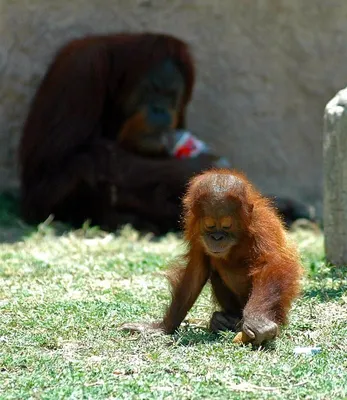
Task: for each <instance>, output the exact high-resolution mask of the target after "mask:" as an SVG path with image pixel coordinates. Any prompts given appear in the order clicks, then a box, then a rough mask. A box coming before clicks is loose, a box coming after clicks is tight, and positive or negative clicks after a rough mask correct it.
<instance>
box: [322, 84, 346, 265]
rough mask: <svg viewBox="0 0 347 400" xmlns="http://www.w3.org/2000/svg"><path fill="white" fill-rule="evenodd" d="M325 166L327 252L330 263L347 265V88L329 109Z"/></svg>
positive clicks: (326, 110) (325, 126) (326, 116)
mask: <svg viewBox="0 0 347 400" xmlns="http://www.w3.org/2000/svg"><path fill="white" fill-rule="evenodd" d="M323 167H324V185H323V188H324V193H323V200H324V206H323V210H324V211H323V212H324V237H325V253H326V257H327V261H328V262H330V263H333V264H335V265H339V266H341V265H347V88H345V89H343V90H341V91H340V92H338V93H337V95H336V96H335V97H334V98H333V99H332V100H330V101H329V103H328V104H327V105H326V108H325V113H324V138H323Z"/></svg>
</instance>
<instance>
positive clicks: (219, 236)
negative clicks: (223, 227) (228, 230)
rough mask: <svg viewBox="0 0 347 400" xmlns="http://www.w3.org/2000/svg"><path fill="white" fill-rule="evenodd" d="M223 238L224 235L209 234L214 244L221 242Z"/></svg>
mask: <svg viewBox="0 0 347 400" xmlns="http://www.w3.org/2000/svg"><path fill="white" fill-rule="evenodd" d="M224 237H225V235H224V233H222V232H215V233H211V238H212V239H213V240H215V241H216V242H219V241H220V240H223V239H224Z"/></svg>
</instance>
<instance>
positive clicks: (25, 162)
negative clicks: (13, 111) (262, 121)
mask: <svg viewBox="0 0 347 400" xmlns="http://www.w3.org/2000/svg"><path fill="white" fill-rule="evenodd" d="M193 84H194V65H193V60H192V57H191V55H190V53H189V49H188V47H187V45H186V44H185V43H184V42H182V41H181V40H179V39H177V38H174V37H172V36H169V35H164V34H151V33H145V34H135V33H134V34H113V35H104V36H89V37H85V38H82V39H77V40H73V41H71V42H70V43H68V44H67V45H65V46H64V47H63V48H62V49H61V50H60V51H59V52H58V53H57V55H56V56H55V58H54V59H53V62H52V63H51V65H50V66H49V68H48V71H47V72H46V75H45V76H44V78H43V80H42V82H41V84H40V86H39V88H38V90H37V92H36V94H35V97H34V99H33V101H32V104H31V108H30V111H29V114H28V117H27V120H26V123H25V126H24V130H23V134H22V137H21V141H20V149H19V158H20V167H21V175H20V178H21V197H22V212H23V216H24V218H25V219H26V220H27V221H29V222H33V223H37V222H40V221H42V220H44V219H45V218H47V217H48V216H49V215H50V214H54V215H55V218H56V219H59V220H62V221H68V222H70V223H73V224H76V225H79V224H81V223H82V222H83V221H84V220H86V219H91V221H92V223H96V224H100V225H101V226H103V227H106V228H110V229H113V228H116V227H117V226H118V225H119V224H123V223H127V222H130V223H132V224H133V225H134V226H135V227H137V228H142V227H146V226H147V227H151V228H153V230H155V231H157V232H165V231H167V230H169V229H172V228H174V227H176V226H177V221H178V217H179V213H180V195H181V194H182V191H183V190H184V186H185V184H186V183H187V181H188V179H189V178H190V177H191V176H192V175H193V174H194V173H197V172H200V171H201V170H202V169H205V168H208V167H209V166H211V165H212V161H213V159H214V157H212V156H209V155H206V154H205V155H201V156H199V157H196V158H194V159H185V160H178V159H175V158H172V157H170V156H169V155H168V153H167V151H166V147H165V146H164V140H163V138H164V136H163V133H164V132H170V131H172V130H174V129H179V128H184V126H185V112H186V107H187V104H188V103H189V101H190V98H191V94H192V89H193Z"/></svg>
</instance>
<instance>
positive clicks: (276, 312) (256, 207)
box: [123, 169, 302, 344]
mask: <svg viewBox="0 0 347 400" xmlns="http://www.w3.org/2000/svg"><path fill="white" fill-rule="evenodd" d="M184 209H185V215H184V223H185V239H186V240H187V242H188V250H187V253H186V255H185V266H184V267H183V268H181V267H176V268H174V269H173V270H172V271H170V272H169V280H170V282H171V285H172V301H171V305H170V307H169V308H168V310H167V312H166V314H165V316H164V318H163V320H162V321H161V322H155V323H153V324H149V325H146V324H125V325H123V328H124V329H127V330H133V331H134V330H137V331H141V330H153V329H154V330H162V331H164V332H165V333H173V332H174V331H175V330H176V329H177V328H178V327H179V326H180V324H181V322H182V321H183V319H184V318H185V316H186V315H187V313H188V311H189V310H190V308H191V307H192V306H193V304H194V302H195V301H196V299H197V297H198V296H199V294H200V292H201V290H202V288H203V287H204V285H205V284H206V282H207V281H208V280H209V281H210V282H211V285H212V290H213V294H214V298H215V300H216V302H217V303H218V304H219V306H220V309H221V310H220V311H216V312H214V314H213V315H212V318H211V321H210V328H211V330H212V331H214V332H218V331H224V330H233V331H238V330H242V331H243V333H244V334H245V335H244V337H247V336H248V338H249V340H250V341H251V342H252V343H254V344H260V343H262V342H263V341H266V340H271V339H273V338H275V337H276V336H277V334H278V329H279V325H281V324H285V323H286V322H287V315H288V312H289V309H290V307H291V303H292V301H293V300H294V299H295V298H296V296H297V295H298V294H299V291H300V285H299V281H300V278H301V275H302V267H301V264H300V261H299V257H298V254H297V253H296V251H295V249H294V248H293V247H291V246H290V245H289V243H288V242H287V239H286V234H285V230H284V226H283V224H282V221H281V220H280V218H279V216H278V215H277V213H276V210H275V209H274V208H273V206H272V205H271V203H270V200H269V199H267V198H265V197H263V196H262V195H261V194H260V193H259V192H258V191H257V190H256V189H255V188H254V186H253V185H252V184H251V183H250V182H249V181H248V180H247V179H246V177H245V176H244V175H242V174H241V173H239V172H236V171H231V170H225V169H220V170H211V171H208V172H204V173H202V174H200V175H198V176H196V177H195V178H193V179H192V180H191V182H190V185H189V188H188V191H187V193H186V195H185V198H184Z"/></svg>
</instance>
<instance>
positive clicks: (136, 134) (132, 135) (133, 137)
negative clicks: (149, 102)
mask: <svg viewBox="0 0 347 400" xmlns="http://www.w3.org/2000/svg"><path fill="white" fill-rule="evenodd" d="M170 114H171V119H172V124H171V126H170V128H171V129H176V128H177V124H178V113H177V112H176V110H172V111H171V112H170ZM152 132H153V127H152V126H150V125H149V124H148V118H147V115H146V111H145V110H141V111H139V112H137V113H136V114H134V115H133V116H132V117H131V118H129V119H128V120H127V121H125V123H124V125H123V127H122V130H121V131H120V132H119V136H118V143H119V144H121V145H122V146H123V147H124V148H126V149H128V150H135V151H136V150H139V149H138V148H137V146H140V145H141V140H142V139H143V136H144V135H146V134H152ZM156 139H157V140H156V141H155V143H156V146H158V147H156V148H155V149H153V150H156V151H155V152H164V151H165V148H164V144H163V143H164V142H163V141H162V140H161V138H160V137H158V138H156ZM141 153H142V154H144V150H143V149H142V148H141Z"/></svg>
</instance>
